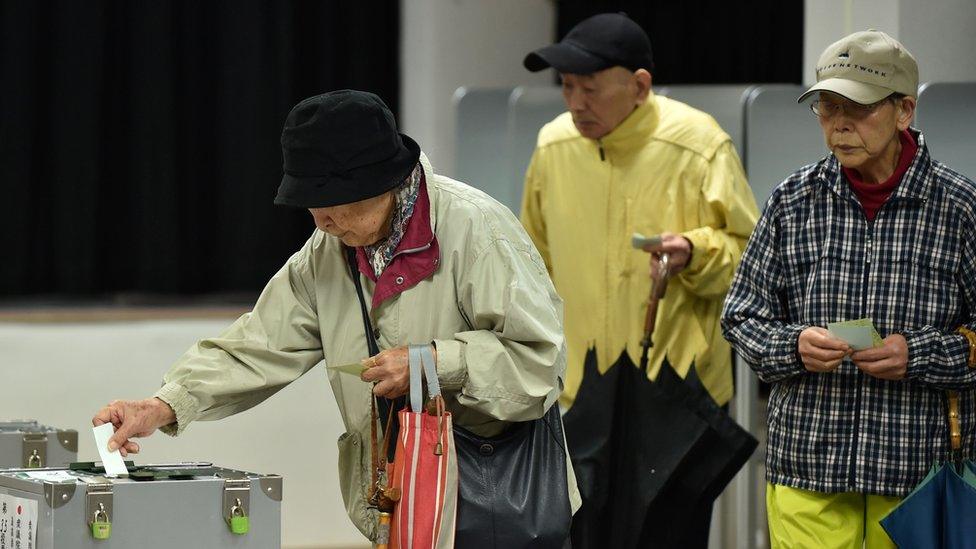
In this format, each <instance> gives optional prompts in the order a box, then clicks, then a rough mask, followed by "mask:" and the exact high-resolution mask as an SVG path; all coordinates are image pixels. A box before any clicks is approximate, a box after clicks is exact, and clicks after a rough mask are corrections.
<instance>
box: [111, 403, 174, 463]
mask: <svg viewBox="0 0 976 549" xmlns="http://www.w3.org/2000/svg"><path fill="white" fill-rule="evenodd" d="M175 421H176V414H175V413H174V412H173V409H172V408H170V407H169V404H166V403H165V402H163V401H162V400H159V399H158V398H147V399H145V400H113V401H112V402H110V403H109V404H108V406H105V407H104V408H102V409H101V410H99V411H98V413H97V414H95V417H94V418H92V425H94V426H95V427H98V426H99V425H102V424H105V423H111V424H113V425H115V434H114V435H112V438H110V439H108V449H109V450H110V451H113V450H115V449H116V448H118V449H119V453H120V454H122V456H123V457H125V456H128V455H129V454H138V453H139V444H138V443H137V442H136V441H134V440H129V439H130V438H132V437H140V438H141V437H148V436H149V435H151V434H153V432H154V431H155V430H156V429H158V428H160V427H163V426H164V425H169V424H170V423H173V422H175Z"/></svg>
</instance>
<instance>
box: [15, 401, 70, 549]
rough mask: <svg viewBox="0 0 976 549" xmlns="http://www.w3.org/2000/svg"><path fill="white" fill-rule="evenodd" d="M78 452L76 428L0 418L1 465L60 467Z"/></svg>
mask: <svg viewBox="0 0 976 549" xmlns="http://www.w3.org/2000/svg"><path fill="white" fill-rule="evenodd" d="M77 456H78V431H75V430H74V429H56V428H54V427H48V426H47V425H41V424H40V423H38V422H37V421H34V420H16V421H0V468H7V467H18V468H40V467H61V466H64V465H67V464H69V463H71V462H73V461H76V460H77V459H78V457H77ZM2 547H3V546H2V545H0V548H2Z"/></svg>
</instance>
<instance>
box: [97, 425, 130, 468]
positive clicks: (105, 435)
mask: <svg viewBox="0 0 976 549" xmlns="http://www.w3.org/2000/svg"><path fill="white" fill-rule="evenodd" d="M92 432H93V433H94V434H95V447H96V448H98V455H99V457H101V458H102V465H103V466H104V467H105V475H106V476H110V477H118V476H122V475H128V474H129V470H128V469H126V467H125V462H124V461H122V456H121V455H120V454H119V450H118V448H116V449H115V450H113V451H111V452H110V451H109V450H108V439H110V438H112V435H113V434H115V426H113V425H112V424H111V423H103V424H102V425H99V426H98V427H92Z"/></svg>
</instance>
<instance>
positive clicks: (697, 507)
mask: <svg viewBox="0 0 976 549" xmlns="http://www.w3.org/2000/svg"><path fill="white" fill-rule="evenodd" d="M655 383H656V384H657V385H659V386H660V387H661V388H662V389H663V390H664V391H665V392H667V393H668V394H670V395H673V396H674V397H676V398H678V399H679V400H680V401H681V402H682V403H683V404H684V405H686V406H688V407H689V408H691V409H693V410H695V413H696V415H697V416H698V417H699V418H701V419H702V420H703V421H705V422H706V423H707V424H708V429H707V431H706V432H705V433H704V434H703V435H702V436H701V437H699V438H698V440H697V441H696V443H695V446H694V447H693V448H692V449H691V450H690V451H689V452H688V453H687V454H686V455H685V459H684V460H683V461H682V463H681V465H680V467H679V468H678V470H676V471H675V472H674V473H673V474H672V475H671V478H670V479H669V482H668V485H667V486H666V487H664V489H662V490H661V492H660V493H659V494H658V496H657V497H656V498H655V500H654V502H653V503H652V505H651V506H650V508H649V509H648V514H647V519H646V521H645V522H644V526H643V531H642V533H641V538H640V539H641V543H640V546H642V547H648V546H653V547H682V548H692V547H701V548H705V547H707V545H708V530H709V522H710V518H711V510H712V505H713V504H714V502H715V500H716V499H717V498H718V496H719V495H720V494H721V493H722V491H724V490H725V488H726V487H727V486H728V484H729V482H731V481H732V479H733V477H735V475H736V473H737V472H738V471H739V470H740V469H741V468H742V466H743V465H745V464H746V462H748V460H749V457H750V456H751V455H752V453H753V452H754V451H755V449H756V446H757V445H758V441H757V440H756V439H755V438H754V437H753V436H752V435H750V434H749V433H748V432H747V431H746V430H745V429H743V428H742V427H740V426H739V425H738V424H737V423H736V422H735V421H733V420H732V418H731V417H729V415H728V413H727V412H726V411H725V410H724V409H723V408H722V407H719V406H718V405H717V404H716V403H715V401H714V400H712V398H711V396H710V395H709V394H708V392H707V391H706V390H705V387H704V386H703V385H702V384H701V381H700V380H699V379H698V375H697V373H696V372H695V368H694V366H692V367H691V368H690V369H689V370H688V374H687V376H686V377H685V379H681V377H680V376H679V375H678V373H677V372H675V371H674V369H673V368H671V367H670V365H669V364H667V363H665V364H664V365H663V366H662V368H661V371H660V373H659V374H658V377H657V380H656V381H655Z"/></svg>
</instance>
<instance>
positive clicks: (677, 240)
mask: <svg viewBox="0 0 976 549" xmlns="http://www.w3.org/2000/svg"><path fill="white" fill-rule="evenodd" d="M644 251H645V252H651V276H652V277H654V278H655V280H657V279H658V278H660V276H659V275H660V273H658V272H657V269H658V268H659V263H660V259H661V254H668V272H669V273H670V274H672V275H676V274H678V273H680V272H681V271H683V270H684V268H685V267H687V266H688V262H689V261H691V251H692V246H691V241H690V240H688V239H687V238H685V237H683V236H681V235H680V234H674V233H661V243H660V244H658V245H657V246H644Z"/></svg>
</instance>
